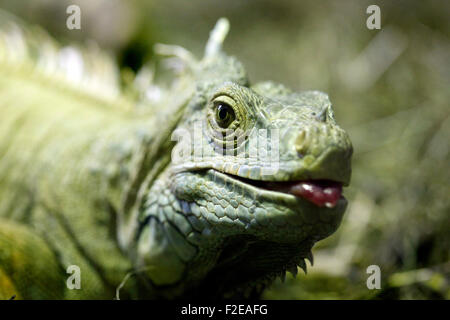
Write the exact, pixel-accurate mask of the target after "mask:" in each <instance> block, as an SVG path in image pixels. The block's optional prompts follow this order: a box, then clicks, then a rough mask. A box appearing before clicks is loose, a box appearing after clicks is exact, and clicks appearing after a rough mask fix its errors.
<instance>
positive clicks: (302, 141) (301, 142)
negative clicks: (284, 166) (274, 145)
mask: <svg viewBox="0 0 450 320" xmlns="http://www.w3.org/2000/svg"><path fill="white" fill-rule="evenodd" d="M294 145H295V150H296V151H297V154H298V156H299V157H300V158H302V157H303V156H304V155H305V154H306V149H307V145H306V131H305V130H302V131H300V133H299V134H298V136H297V138H296V139H295V142H294Z"/></svg>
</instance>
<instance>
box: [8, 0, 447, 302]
mask: <svg viewBox="0 0 450 320" xmlns="http://www.w3.org/2000/svg"><path fill="white" fill-rule="evenodd" d="M68 4H79V5H80V7H81V8H82V30H77V31H69V30H67V29H66V28H65V19H66V17H67V15H66V13H65V8H66V7H67V5H68ZM370 4H377V5H379V6H380V8H381V18H382V29H381V30H368V29H367V28H366V19H367V17H368V15H367V14H366V8H367V6H369V5H370ZM0 7H1V8H4V9H7V10H9V11H11V12H13V13H15V14H16V15H18V16H21V17H22V18H23V19H24V20H26V21H29V22H32V23H36V24H39V25H42V26H43V27H44V28H46V29H48V30H49V31H50V33H51V34H52V35H54V36H55V37H56V38H57V39H58V40H59V41H61V42H63V43H68V42H72V41H78V42H84V41H88V40H89V39H94V40H95V41H97V42H98V43H99V44H100V46H101V47H102V48H105V49H106V50H109V51H111V52H113V53H114V54H115V56H116V57H117V61H118V63H119V64H120V65H121V66H122V67H123V68H126V69H131V70H137V69H138V68H139V67H140V66H142V65H143V64H144V63H145V62H147V61H149V60H151V59H152V54H153V53H152V46H153V44H154V43H156V42H162V43H172V44H179V45H182V46H184V47H186V48H187V49H189V50H191V51H192V52H194V53H195V54H197V55H198V56H200V55H201V54H202V50H203V46H204V44H205V41H206V39H207V37H208V34H209V31H210V30H211V28H212V26H213V25H214V23H215V21H216V20H217V19H218V18H219V17H221V16H226V17H228V18H229V20H230V22H231V32H230V35H229V37H228V39H227V40H226V42H225V50H226V51H227V52H228V53H230V54H233V55H236V56H237V57H238V58H239V59H240V60H241V61H242V62H243V63H244V65H245V66H246V67H247V70H248V72H249V74H250V77H251V79H252V80H253V82H255V81H261V80H267V79H270V80H274V81H279V82H282V83H285V84H287V85H288V86H290V87H291V88H293V89H297V90H306V89H317V90H322V91H325V92H327V93H328V94H329V95H330V98H331V101H332V102H333V104H334V109H335V114H336V118H337V120H338V122H339V123H340V124H341V126H342V127H343V128H345V129H346V130H348V132H349V134H350V136H351V137H352V140H353V144H354V150H355V153H354V162H353V179H352V183H351V186H350V187H349V188H348V189H346V190H345V194H346V196H347V198H348V199H349V208H348V211H347V213H346V215H345V218H344V220H343V222H342V225H341V227H340V229H339V231H338V232H337V233H336V234H334V235H333V236H331V237H330V238H328V239H326V240H324V241H322V242H320V243H319V244H318V245H317V246H316V248H315V249H314V250H313V253H314V254H315V260H316V261H315V266H314V268H310V274H308V276H305V275H304V274H300V275H299V276H298V277H297V279H294V278H292V277H290V275H288V277H287V279H286V282H285V283H283V284H282V283H281V281H277V282H276V283H275V285H274V286H273V287H272V288H270V289H269V290H266V292H265V293H264V298H268V299H449V298H450V289H449V281H450V280H449V274H450V258H449V252H450V250H449V248H450V237H449V231H450V219H449V213H450V201H449V199H450V188H449V181H450V168H449V160H450V159H449V152H450V143H449V140H450V117H449V115H450V108H449V101H450V90H449V89H450V86H449V85H450V65H449V62H450V41H449V36H450V20H449V16H448V13H449V12H450V2H448V1H445V0H442V1H437V0H435V1H421V0H417V1H360V0H344V1H328V0H326V1H312V0H308V1H295V0H277V1H275V0H274V1H269V0H261V1H243V0H229V1H219V0H208V1H202V0H190V1H185V0H168V1H139V0H130V1H124V0H123V1H119V0H109V1H106V0H94V1H87V0H85V1H81V0H78V1H76V0H71V1H69V0H61V1H56V0H53V1H51V0H41V1H23V0H9V1H5V0H0ZM373 264H375V265H378V266H380V268H381V272H382V278H381V280H382V285H381V288H382V289H381V290H368V289H367V287H366V279H367V277H368V276H369V275H368V274H367V273H366V268H367V267H368V266H369V265H373Z"/></svg>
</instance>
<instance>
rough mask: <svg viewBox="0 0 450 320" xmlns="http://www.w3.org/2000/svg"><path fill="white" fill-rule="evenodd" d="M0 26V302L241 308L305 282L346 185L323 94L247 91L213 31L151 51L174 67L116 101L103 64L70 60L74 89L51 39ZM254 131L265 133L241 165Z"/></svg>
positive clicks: (222, 23) (338, 213)
mask: <svg viewBox="0 0 450 320" xmlns="http://www.w3.org/2000/svg"><path fill="white" fill-rule="evenodd" d="M0 14H1V17H0V18H1V19H0V21H1V22H2V24H1V25H0V70H1V72H0V112H1V116H0V199H1V202H0V283H4V284H5V286H3V287H0V297H4V298H9V297H11V296H13V295H17V298H29V299H36V298H37V299H39V298H57V299H63V298H67V299H80V298H81V299H83V298H84V299H90V298H97V299H111V298H113V297H116V298H121V299H124V298H177V297H191V298H192V297H207V298H222V297H228V298H230V297H231V298H252V297H258V296H259V295H260V294H261V292H262V290H263V289H264V288H265V287H266V286H267V285H269V284H270V283H271V282H272V281H273V280H274V279H275V278H276V277H284V275H285V273H286V271H289V272H291V273H293V274H296V273H297V267H300V268H302V269H304V270H305V272H306V263H305V259H309V260H310V261H311V262H312V254H311V248H312V246H313V245H314V243H316V242H317V241H319V240H321V239H323V238H325V237H327V236H329V235H330V234H332V233H333V232H334V231H335V230H336V229H337V227H338V226H339V224H340V222H341V219H342V215H343V213H344V211H345V208H346V206H347V201H346V199H345V198H344V197H343V196H341V193H342V186H347V185H348V184H349V182H350V175H351V155H352V146H351V143H350V139H349V137H348V135H347V133H346V132H345V131H344V130H343V129H341V128H340V127H339V126H338V125H337V124H336V121H335V119H334V115H333V111H332V108H331V103H330V101H329V99H328V96H327V95H326V94H324V93H322V92H319V91H306V92H293V91H291V90H289V89H287V88H286V87H284V86H283V85H281V84H276V83H272V82H261V83H252V82H251V81H250V79H249V78H248V76H247V74H246V72H245V69H244V68H243V66H242V64H241V63H240V62H239V61H237V60H236V59H235V58H234V57H230V56H227V55H225V54H224V53H223V51H222V49H221V45H222V42H223V40H224V38H225V35H226V33H227V31H228V28H229V26H228V22H227V20H225V19H221V20H219V22H218V23H217V25H216V27H215V28H214V30H213V31H212V32H211V35H210V40H209V41H208V43H207V46H206V49H205V56H204V57H203V58H202V59H201V60H197V59H196V58H195V57H193V55H192V54H190V53H189V52H188V51H187V50H185V49H183V48H180V47H176V46H166V45H159V46H157V48H156V50H157V51H158V52H159V53H160V54H163V55H169V56H172V58H175V59H178V61H179V62H181V64H182V65H184V66H185V68H184V71H183V72H181V73H180V74H179V75H178V76H177V77H175V80H174V81H173V83H172V84H171V85H170V86H169V87H165V86H158V85H157V84H156V83H152V82H151V81H148V82H146V81H147V80H148V79H147V78H145V74H149V73H150V74H151V72H148V70H147V73H145V72H142V73H139V75H138V77H137V78H136V81H135V84H134V85H131V87H127V88H126V90H123V91H121V89H120V86H119V85H117V84H115V82H114V79H115V78H114V77H115V74H116V72H115V71H114V70H116V69H114V67H112V64H108V63H107V62H105V61H107V59H106V58H105V57H104V56H102V55H99V53H95V54H89V55H88V54H86V55H83V52H84V51H83V50H81V51H76V50H74V49H71V50H74V51H73V52H72V51H71V52H72V53H74V54H80V55H81V56H83V57H84V59H85V60H83V61H84V64H83V66H84V69H83V72H84V73H83V77H81V78H82V79H81V80H80V81H79V82H78V83H77V82H76V81H74V80H73V77H72V78H71V76H70V65H71V64H70V61H69V60H68V61H66V60H64V59H63V58H61V57H64V55H61V54H62V51H63V50H61V49H59V48H58V46H57V45H56V44H55V43H54V41H53V40H51V39H50V38H49V37H48V36H46V35H45V34H44V33H42V32H38V33H33V31H32V30H31V29H29V28H27V27H26V26H23V25H22V24H21V23H20V22H18V21H17V20H16V19H14V18H12V17H10V16H9V15H7V14H5V13H3V12H1V13H0ZM18 43H22V44H24V45H23V46H22V45H20V46H18V45H17V44H18ZM65 50H66V51H67V48H66V49H65ZM66 51H64V52H66ZM77 52H81V53H77ZM57 56H59V57H60V58H61V59H62V61H66V63H67V64H66V65H63V68H60V66H59V65H58V63H55V61H56V60H58V59H55V57H57ZM61 59H60V60H61ZM60 60H58V61H60ZM77 61H78V60H77ZM97 67H98V68H97ZM89 68H92V70H90V69H89ZM108 70H109V71H108ZM111 70H113V71H111ZM110 71H111V72H110ZM144 71H145V70H144ZM146 79H147V80H146ZM142 83H144V85H142ZM150 89H152V90H156V89H157V90H159V91H158V92H160V93H161V97H160V98H159V100H152V99H153V98H151V99H150V98H148V97H151V95H149V94H148V90H150ZM199 126H201V130H200V132H201V135H199V136H198V137H197V136H196V137H191V136H190V135H191V133H192V132H194V131H195V128H197V129H198V127H199ZM261 130H266V131H268V132H269V133H274V132H276V133H277V134H276V135H271V134H269V135H268V142H269V143H268V144H267V145H264V146H261V147H258V148H263V149H262V151H264V152H262V153H255V152H254V151H255V150H254V147H253V145H252V141H255V139H257V138H258V134H260V132H261ZM180 131H182V132H187V133H188V137H185V138H189V139H184V140H183V139H181V140H178V139H176V135H175V133H176V132H180ZM244 133H245V135H244ZM275 137H277V138H275ZM274 142H276V143H275V144H273V143H274ZM275 145H276V146H277V147H276V149H274V148H275V147H274V146H275ZM223 146H227V150H228V151H230V152H229V153H228V152H225V153H224V152H222V151H223V150H222V147H223ZM195 150H197V151H198V150H200V151H201V152H200V154H201V155H208V156H205V157H203V156H202V157H198V156H197V155H198V154H196V152H197V151H195ZM258 150H261V149H258ZM274 150H276V153H277V154H276V155H277V158H276V161H275V162H276V163H275V164H276V168H277V169H276V170H275V171H274V172H273V173H271V174H265V172H266V169H267V168H272V167H273V166H272V165H273V164H274V162H273V161H272V159H271V158H267V157H265V156H262V155H263V154H272V153H274ZM179 151H181V153H183V152H184V153H187V154H185V155H188V157H185V158H182V161H175V160H176V158H177V157H176V155H177V154H178V152H179ZM70 265H77V266H79V267H80V270H81V277H82V279H81V287H82V289H80V290H70V289H68V288H67V286H66V285H65V282H66V280H67V277H68V275H67V273H66V272H65V271H66V269H67V267H68V266H70ZM6 284H7V285H6Z"/></svg>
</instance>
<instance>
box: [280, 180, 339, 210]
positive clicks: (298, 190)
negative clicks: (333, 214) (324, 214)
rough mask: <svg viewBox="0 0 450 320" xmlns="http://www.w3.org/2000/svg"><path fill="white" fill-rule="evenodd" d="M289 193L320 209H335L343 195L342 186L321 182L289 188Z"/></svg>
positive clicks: (302, 183) (300, 184)
mask: <svg viewBox="0 0 450 320" xmlns="http://www.w3.org/2000/svg"><path fill="white" fill-rule="evenodd" d="M288 192H289V193H291V194H293V195H295V196H298V197H302V198H305V199H306V200H309V201H311V202H312V203H314V204H316V205H317V206H319V207H324V206H325V207H328V208H334V207H335V206H336V204H337V202H338V201H339V198H340V197H341V194H342V186H341V185H340V184H338V183H336V184H334V183H333V184H331V183H327V184H322V185H321V184H320V182H319V183H318V182H311V181H303V182H299V183H297V184H293V185H291V186H290V187H289V190H288Z"/></svg>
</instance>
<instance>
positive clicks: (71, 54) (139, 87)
mask: <svg viewBox="0 0 450 320" xmlns="http://www.w3.org/2000/svg"><path fill="white" fill-rule="evenodd" d="M228 29H229V24H228V21H227V20H226V19H224V18H222V19H220V20H219V21H218V23H217V25H216V27H215V28H214V29H213V30H212V32H211V36H210V39H209V41H208V43H207V45H206V49H205V57H204V58H203V59H202V60H197V59H196V58H195V57H194V56H193V55H192V54H191V53H190V52H189V51H188V50H186V49H184V48H182V47H179V46H171V45H163V44H157V45H156V46H155V52H156V54H157V55H160V56H162V57H163V59H162V64H163V66H164V68H163V70H162V72H165V71H167V72H171V73H172V74H173V75H174V76H173V77H172V78H173V79H171V81H170V82H169V83H168V84H164V83H160V82H159V81H158V79H157V76H158V75H156V74H155V73H156V72H155V67H154V62H150V63H148V64H146V65H144V66H143V67H142V68H141V69H140V70H139V71H138V72H137V73H136V75H134V74H133V73H131V74H130V73H125V74H126V78H125V80H126V81H123V82H125V85H123V84H122V85H121V77H122V78H123V75H124V72H123V71H121V70H120V69H119V67H118V66H117V64H116V63H115V61H114V59H113V57H112V56H111V55H109V54H107V53H106V52H104V51H102V50H101V49H100V48H99V47H98V46H97V45H96V44H95V43H94V42H93V41H91V42H88V43H87V44H86V45H84V46H78V45H70V46H64V47H62V46H60V45H59V44H58V43H57V42H56V41H55V40H54V39H53V38H52V37H51V36H50V35H49V34H48V33H47V32H46V31H44V30H43V29H41V28H39V27H37V26H29V25H27V24H26V23H24V22H22V21H21V20H20V19H18V18H17V17H15V16H13V15H11V14H9V13H7V12H5V11H2V10H0V67H1V68H2V69H4V70H5V69H6V70H10V71H17V72H22V73H23V74H26V75H30V74H33V75H41V76H43V77H45V78H47V79H49V80H51V81H52V83H57V84H59V85H60V84H61V83H63V84H64V85H65V86H66V87H67V88H69V89H73V90H76V91H77V92H82V93H85V94H88V95H90V96H92V97H95V98H97V99H101V100H103V101H106V102H110V103H111V102H114V103H115V104H117V102H118V101H123V102H125V105H130V104H132V105H134V106H137V107H138V109H148V108H157V107H158V106H162V105H166V103H167V101H168V100H172V101H173V93H174V92H180V91H181V90H186V91H189V89H191V90H192V88H191V87H192V83H193V80H194V78H196V75H197V76H198V74H199V73H200V72H199V71H200V70H199V69H201V68H202V66H203V65H204V63H205V62H208V61H212V60H214V59H215V57H217V56H218V55H220V54H221V48H222V43H223V41H224V39H225V37H226V34H227V32H228ZM121 72H122V74H121ZM122 80H123V79H122ZM180 96H185V95H180ZM150 106H151V107H150ZM140 107H142V108H140Z"/></svg>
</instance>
